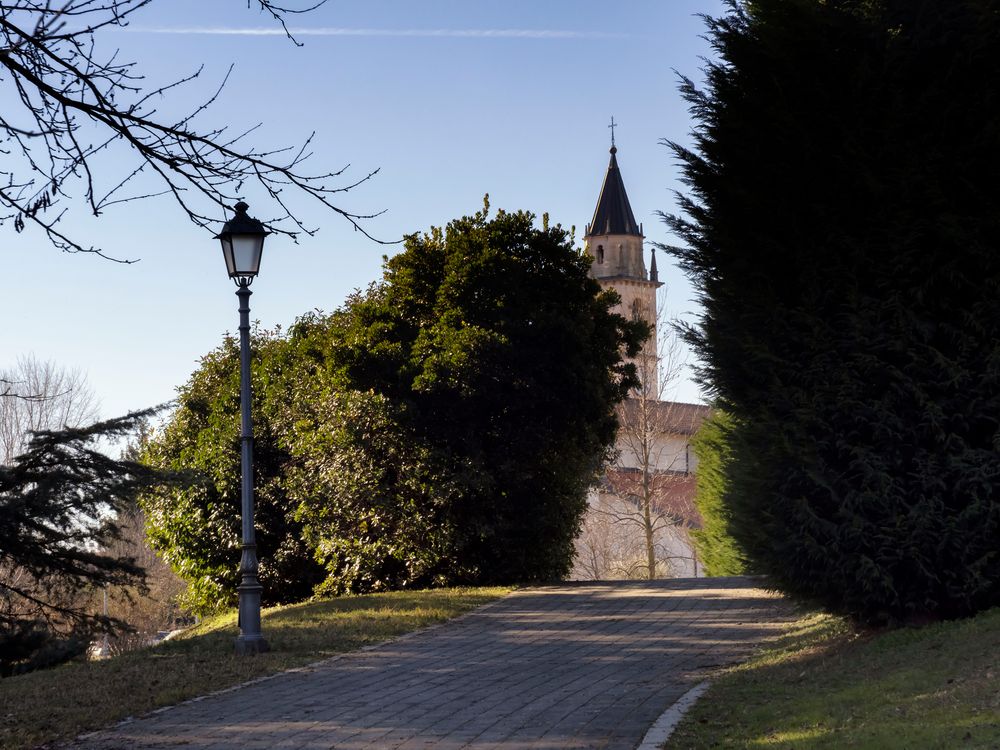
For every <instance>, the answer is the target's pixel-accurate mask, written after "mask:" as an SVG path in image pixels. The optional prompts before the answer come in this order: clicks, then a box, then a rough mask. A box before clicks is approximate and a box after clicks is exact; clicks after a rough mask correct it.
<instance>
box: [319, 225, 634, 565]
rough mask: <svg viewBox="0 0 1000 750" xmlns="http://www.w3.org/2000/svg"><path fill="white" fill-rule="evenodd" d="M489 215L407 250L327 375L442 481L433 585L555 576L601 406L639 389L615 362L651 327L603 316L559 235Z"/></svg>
mask: <svg viewBox="0 0 1000 750" xmlns="http://www.w3.org/2000/svg"><path fill="white" fill-rule="evenodd" d="M487 211H488V208H484V209H483V211H481V212H480V213H478V214H476V215H474V216H469V217H465V218H462V219H458V220H456V221H453V222H451V223H450V224H449V225H448V226H447V227H446V228H445V229H444V230H441V229H436V228H435V229H432V230H431V231H430V232H428V233H426V234H423V235H410V236H409V237H407V238H406V241H405V250H404V251H403V252H402V253H400V254H398V255H396V256H395V257H393V258H391V259H390V260H388V261H387V263H386V271H385V278H384V281H383V282H382V284H380V285H379V286H378V287H376V288H374V289H373V290H371V291H370V292H369V294H367V295H366V296H365V297H364V298H361V299H358V300H356V301H355V302H354V303H353V304H352V305H350V306H349V308H348V309H347V310H346V315H347V316H348V318H349V320H348V322H347V324H346V325H347V330H346V331H345V340H344V342H343V344H342V345H340V346H338V347H337V349H336V350H335V351H334V353H333V357H334V363H335V366H336V368H337V369H338V373H339V377H340V378H342V383H343V386H344V387H345V388H346V389H349V390H350V391H354V392H362V393H364V392H372V393H375V394H378V395H379V396H381V397H384V398H385V399H386V400H387V401H388V403H390V404H392V406H393V408H394V409H396V410H398V411H397V414H398V416H397V418H396V419H395V421H396V423H397V425H398V426H399V428H400V429H401V430H403V432H402V433H401V435H400V437H401V438H408V439H413V440H415V441H416V442H417V443H418V444H419V445H421V446H424V447H425V448H426V450H428V451H431V452H432V454H433V460H431V461H428V462H426V463H424V464H423V466H424V467H425V468H427V470H429V471H430V474H431V475H434V474H437V473H441V474H442V475H443V476H445V477H447V478H450V480H451V481H450V482H448V486H449V487H452V488H453V491H454V494H453V496H452V497H451V498H450V499H448V500H447V501H446V502H444V503H443V504H442V507H441V509H440V514H441V517H442V518H443V522H444V527H445V528H447V529H448V530H449V533H450V534H451V535H452V538H451V540H450V541H449V543H448V546H449V547H450V549H451V550H452V554H451V560H450V561H449V566H447V567H446V568H443V569H442V570H441V574H442V575H444V576H446V577H450V578H452V579H458V580H464V579H468V580H477V581H500V580H506V581H512V580H538V579H546V578H557V577H560V576H562V575H565V574H566V573H567V571H568V569H569V566H570V563H571V560H572V553H573V539H574V537H575V535H576V533H577V531H578V528H579V523H580V517H581V514H582V512H583V510H584V508H585V504H586V491H587V488H588V486H589V485H590V484H591V482H592V481H593V480H594V479H595V477H596V475H597V472H598V471H599V469H600V468H601V466H602V464H603V463H604V461H605V460H606V458H607V457H608V450H609V449H610V447H611V445H612V443H613V442H614V436H615V429H616V420H615V417H614V413H613V406H614V404H615V403H617V402H618V401H621V400H622V399H623V398H624V397H625V395H626V394H627V393H628V390H629V388H631V387H633V386H634V385H636V384H637V382H636V378H635V368H634V365H632V364H626V363H625V362H624V360H623V359H622V357H621V354H622V352H623V351H624V352H626V353H627V354H628V355H629V356H634V355H635V354H636V351H637V347H638V345H639V343H640V342H641V340H642V339H643V338H644V337H645V336H646V335H647V334H648V329H647V327H646V326H645V324H643V323H640V322H637V321H627V320H625V319H624V318H623V317H621V316H619V315H616V314H612V313H611V312H610V308H611V306H612V305H613V304H615V303H616V302H617V297H616V295H614V293H608V292H601V291H600V287H599V285H598V284H597V282H596V281H594V280H593V279H591V278H590V277H589V274H588V271H589V261H588V259H587V257H586V256H585V255H583V254H581V253H579V252H577V251H576V250H574V248H573V246H572V242H571V239H570V238H569V236H568V235H567V232H566V231H565V230H563V229H562V228H561V227H559V226H549V225H548V221H547V219H546V220H545V221H543V227H542V228H541V229H539V228H537V227H535V226H534V224H533V220H534V216H533V215H531V214H529V213H525V212H518V213H505V212H503V211H501V212H499V213H498V214H497V215H496V216H495V217H494V218H492V219H491V218H489V217H488V214H487ZM431 466H433V467H434V468H433V469H429V467H431ZM427 491H429V492H430V496H429V497H428V499H429V500H431V501H434V500H436V498H434V492H433V484H428V485H427ZM452 563H457V566H456V565H454V564H452Z"/></svg>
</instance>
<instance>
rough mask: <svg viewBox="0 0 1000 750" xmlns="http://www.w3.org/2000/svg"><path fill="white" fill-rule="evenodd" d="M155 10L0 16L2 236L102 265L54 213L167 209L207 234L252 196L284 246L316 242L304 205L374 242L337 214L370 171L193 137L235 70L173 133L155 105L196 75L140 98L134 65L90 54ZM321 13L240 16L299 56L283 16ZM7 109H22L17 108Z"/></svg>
mask: <svg viewBox="0 0 1000 750" xmlns="http://www.w3.org/2000/svg"><path fill="white" fill-rule="evenodd" d="M153 1H154V0H61V2H54V0H20V1H19V2H6V3H0V92H2V91H3V88H2V85H3V84H6V93H7V97H8V99H7V105H6V106H5V107H4V109H3V112H2V113H0V155H2V156H3V157H4V158H3V161H2V162H0V164H2V167H3V168H2V169H0V224H3V223H5V222H8V221H10V222H12V224H13V227H14V229H15V231H17V232H21V231H23V230H24V229H25V228H26V227H27V226H28V225H34V226H35V227H37V228H38V229H40V230H41V231H42V232H44V233H45V234H46V235H47V237H48V239H49V241H50V242H52V243H53V245H55V246H56V247H58V248H60V249H61V250H64V251H66V252H87V253H94V254H97V255H100V256H102V257H105V258H108V257H109V256H108V255H106V254H105V253H104V251H103V250H102V249H101V248H98V247H94V246H91V245H86V244H84V243H82V242H81V241H79V240H78V239H76V238H74V237H71V236H69V235H67V234H65V233H63V232H62V231H60V230H59V229H58V228H57V225H58V223H59V221H60V220H61V219H62V218H63V217H64V216H65V212H66V209H65V208H64V207H61V204H63V203H64V202H65V203H68V204H72V202H73V201H74V199H76V198H82V199H83V202H84V204H85V205H86V206H87V209H88V212H89V213H90V214H91V215H93V216H101V215H102V213H103V212H104V211H105V210H106V209H108V208H110V207H112V206H116V205H119V204H123V203H130V202H133V201H136V200H141V199H145V198H152V197H156V196H163V195H170V196H171V197H172V198H173V199H174V201H175V202H176V203H177V204H178V205H179V206H180V208H181V209H182V210H183V211H184V213H185V214H187V216H188V218H189V219H190V220H191V221H192V222H193V223H194V224H196V225H197V226H199V227H203V228H206V229H213V226H212V225H214V224H217V223H218V222H219V221H221V220H224V219H225V214H226V210H227V209H228V208H229V207H230V206H231V205H232V204H233V203H235V202H236V201H237V200H239V199H241V198H242V193H243V191H244V189H245V187H246V186H247V185H248V184H255V185H256V186H257V187H258V188H262V189H263V191H264V193H265V194H266V195H267V196H268V197H269V198H270V199H271V202H272V203H273V204H274V205H275V206H276V208H277V213H276V214H275V215H274V216H273V217H271V218H268V219H262V221H264V224H265V225H266V227H267V228H268V230H269V231H271V232H276V233H279V234H284V235H286V236H288V237H291V238H292V239H295V238H296V237H297V236H298V235H300V234H302V233H305V234H307V235H312V234H313V233H315V231H316V228H315V227H308V226H306V225H305V224H304V223H303V221H302V220H301V219H300V218H299V217H298V215H297V214H296V213H295V208H294V206H293V204H292V200H293V198H297V197H301V196H305V197H307V198H310V199H312V200H314V201H316V202H318V203H319V204H320V205H322V206H324V207H325V208H326V209H328V210H330V211H333V212H334V213H336V214H338V215H339V216H340V217H341V218H343V219H345V220H346V221H347V222H348V223H350V224H351V225H352V226H353V227H354V229H355V230H357V231H360V232H361V233H362V234H364V235H365V236H366V237H368V238H369V239H372V240H374V241H376V242H381V241H380V240H377V239H376V238H375V237H373V236H372V235H371V234H370V233H369V232H368V231H367V229H366V228H365V227H364V226H363V222H365V221H366V220H367V219H371V218H374V217H375V216H378V215H379V214H378V213H361V212H354V211H350V210H347V209H345V208H342V207H341V206H339V205H337V203H336V202H335V201H337V200H338V197H339V195H340V194H341V193H344V192H346V191H348V190H351V189H352V188H354V187H357V186H358V185H360V184H362V183H363V182H366V181H367V180H369V179H371V178H372V177H373V176H374V175H375V174H376V173H377V172H378V170H373V171H370V172H368V173H367V174H364V175H363V176H361V177H359V178H357V179H354V180H347V181H342V180H343V178H344V175H345V173H346V170H347V169H348V167H349V166H350V165H346V166H343V167H341V168H340V169H337V170H335V171H326V172H323V171H321V172H311V171H306V170H305V167H304V165H305V162H306V161H307V160H308V159H309V158H310V156H311V152H310V146H311V143H312V139H313V137H314V135H315V134H312V135H309V136H308V137H307V138H306V139H305V141H303V142H302V143H301V144H300V145H299V146H297V147H282V148H275V149H260V148H257V147H255V146H253V145H250V144H249V143H248V139H249V137H250V136H251V135H252V134H254V133H255V131H256V130H257V128H258V127H259V124H258V125H253V126H251V127H248V128H245V129H243V130H240V131H236V132H235V133H233V132H230V129H229V128H228V127H217V128H212V127H208V128H200V127H199V126H198V125H197V124H196V123H197V122H198V121H199V120H200V119H201V117H202V116H203V115H204V114H205V112H206V111H207V110H208V109H209V108H210V107H211V105H212V104H214V103H215V102H216V101H217V99H218V97H219V94H220V92H221V90H222V87H223V86H224V85H225V83H226V81H227V80H228V79H229V76H230V73H231V71H232V69H231V68H230V71H229V72H227V74H226V75H225V76H224V78H223V80H222V81H221V83H220V84H219V86H218V87H217V88H216V89H215V90H214V92H213V93H212V94H211V95H209V96H208V97H207V98H205V99H204V100H203V101H202V102H201V103H200V104H198V105H197V106H195V107H194V108H192V109H191V110H190V111H189V112H188V113H187V114H185V115H184V116H182V117H181V118H180V119H176V120H165V119H162V118H161V117H159V116H158V113H157V110H156V109H155V106H154V103H155V102H157V101H160V100H161V99H162V98H163V97H164V96H166V95H168V94H171V93H173V92H174V90H176V89H178V88H181V87H184V86H187V85H189V84H191V83H193V82H194V81H196V80H197V79H199V78H200V77H201V75H202V69H201V68H199V69H197V70H195V71H194V72H193V73H191V74H190V75H188V76H185V77H182V78H180V79H178V80H176V81H173V82H171V83H168V84H165V85H161V86H152V87H147V86H146V83H145V79H144V78H143V76H142V75H141V74H139V73H138V72H137V71H136V64H135V63H133V62H123V61H121V60H119V59H118V52H117V50H115V51H113V52H110V53H106V52H102V51H101V49H100V46H99V44H98V42H99V41H100V40H101V39H102V38H103V36H102V33H101V32H103V31H105V30H107V29H110V28H113V27H125V26H127V25H128V24H129V22H130V21H131V19H132V17H133V16H134V15H135V14H136V13H137V12H138V11H140V10H142V9H143V8H145V7H146V6H148V5H150V4H151V3H152V2H153ZM324 3H325V0H320V1H319V2H315V3H312V4H308V5H306V6H305V7H290V6H287V5H282V4H278V3H276V2H272V1H271V0H248V2H247V6H248V7H249V8H252V7H257V8H258V9H259V10H260V11H261V12H263V13H265V14H267V15H269V16H270V17H271V18H272V19H273V20H275V21H276V22H277V23H280V24H281V26H282V28H283V29H284V30H285V33H286V35H287V36H288V37H289V39H291V40H292V41H293V42H294V43H295V44H299V43H298V42H297V41H296V40H295V39H294V38H293V37H292V35H291V33H290V32H289V29H288V27H287V25H286V24H285V17H286V15H288V14H298V13H307V12H309V11H311V10H315V9H316V8H318V7H319V6H321V5H323V4H324ZM15 103H16V104H17V105H19V106H11V105H12V104H15ZM126 158H131V164H128V162H127V161H126ZM112 161H113V164H112V163H110V162H112ZM123 163H124V164H127V166H126V167H125V169H124V170H123V171H122V167H121V165H122V164H123ZM116 173H117V176H115V175H116ZM105 184H107V185H108V186H107V187H104V185H105ZM213 231H214V230H213ZM382 244H386V243H382ZM111 259H112V260H115V259H114V258H111ZM119 260H120V259H119ZM120 262H129V261H120Z"/></svg>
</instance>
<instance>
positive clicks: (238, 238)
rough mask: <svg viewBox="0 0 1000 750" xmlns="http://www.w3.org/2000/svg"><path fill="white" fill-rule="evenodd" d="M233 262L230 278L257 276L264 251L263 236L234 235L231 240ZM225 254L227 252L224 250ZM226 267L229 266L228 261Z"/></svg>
mask: <svg viewBox="0 0 1000 750" xmlns="http://www.w3.org/2000/svg"><path fill="white" fill-rule="evenodd" d="M229 244H230V246H231V247H232V249H231V250H230V253H231V254H232V258H233V262H232V266H231V267H230V268H229V275H230V276H256V275H257V273H258V272H259V271H260V257H261V254H262V253H263V250H264V235H263V234H234V235H232V236H231V237H230V238H229ZM223 252H225V250H223ZM226 265H229V263H228V261H227V263H226Z"/></svg>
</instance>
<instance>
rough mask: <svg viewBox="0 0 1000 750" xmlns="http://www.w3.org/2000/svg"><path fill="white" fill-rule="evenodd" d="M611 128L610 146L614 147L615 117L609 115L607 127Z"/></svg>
mask: <svg viewBox="0 0 1000 750" xmlns="http://www.w3.org/2000/svg"><path fill="white" fill-rule="evenodd" d="M608 127H609V128H611V145H612V146H614V145H615V116H614V115H611V124H610V125H608Z"/></svg>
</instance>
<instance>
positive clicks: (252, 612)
mask: <svg viewBox="0 0 1000 750" xmlns="http://www.w3.org/2000/svg"><path fill="white" fill-rule="evenodd" d="M247 208H249V206H247V204H246V203H243V202H242V201H241V202H240V203H237V204H236V206H235V210H236V215H235V216H234V217H233V218H232V219H231V220H230V221H228V222H226V225H225V226H224V227H223V228H222V232H221V233H220V234H219V236H218V238H217V239H219V240H220V241H221V242H222V252H223V255H224V256H225V259H226V267H227V269H228V271H229V276H230V278H232V279H233V280H234V281H235V282H236V285H237V287H238V288H237V290H236V296H237V297H238V298H239V301H240V307H239V312H240V329H239V330H240V458H241V464H242V506H241V515H242V520H243V551H242V554H241V555H240V585H239V587H238V588H237V591H239V627H240V635H239V636H238V637H237V639H236V653H238V654H258V653H263V652H265V651H269V650H270V646H269V645H268V643H267V641H266V640H265V639H264V636H263V634H262V633H261V630H260V592H261V590H262V587H261V585H260V580H259V579H258V578H257V569H258V567H259V565H258V562H257V541H256V536H255V534H254V525H253V421H252V419H251V417H250V295H251V294H252V292H251V291H250V284H251V283H252V282H253V279H254V277H255V276H256V275H257V273H258V272H259V270H260V257H261V254H262V252H263V248H264V237H266V236H267V232H266V231H265V230H264V225H263V224H261V223H260V222H259V221H257V220H256V219H252V218H250V217H249V216H247Z"/></svg>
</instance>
